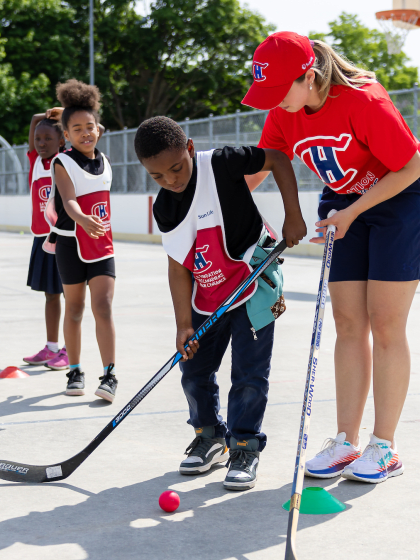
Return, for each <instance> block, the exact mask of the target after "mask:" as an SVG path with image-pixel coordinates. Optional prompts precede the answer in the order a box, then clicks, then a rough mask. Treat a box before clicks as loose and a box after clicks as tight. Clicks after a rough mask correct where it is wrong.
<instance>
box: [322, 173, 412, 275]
mask: <svg viewBox="0 0 420 560" xmlns="http://www.w3.org/2000/svg"><path fill="white" fill-rule="evenodd" d="M359 196H361V195H359V194H349V195H345V194H336V193H334V192H333V191H332V190H331V189H329V188H328V187H325V188H324V191H323V194H322V197H321V201H320V204H319V209H318V213H319V216H320V218H321V219H323V220H324V219H325V218H326V217H327V214H328V212H329V211H330V210H332V209H335V210H344V208H347V207H348V206H350V205H351V204H353V203H354V202H355V201H356V200H358V198H359ZM362 196H363V195H362ZM419 279H420V180H419V179H418V180H417V181H415V182H414V183H413V184H412V185H410V186H409V187H407V189H405V190H404V191H403V192H401V193H400V194H397V195H396V196H394V197H393V198H390V199H389V200H385V201H384V202H381V203H380V204H378V205H376V206H374V207H373V208H370V209H369V210H366V212H363V213H362V214H360V216H358V217H357V219H356V220H355V221H354V222H353V223H352V224H351V226H350V228H349V229H348V231H347V233H346V235H345V236H344V238H343V239H338V240H337V241H335V242H334V252H333V258H332V263H331V272H330V282H345V281H355V280H382V281H385V282H409V281H412V280H419Z"/></svg>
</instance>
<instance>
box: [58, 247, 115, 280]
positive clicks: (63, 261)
mask: <svg viewBox="0 0 420 560" xmlns="http://www.w3.org/2000/svg"><path fill="white" fill-rule="evenodd" d="M55 257H56V260H57V266H58V271H59V273H60V276H61V281H62V283H63V284H81V283H82V282H87V283H88V284H89V280H92V278H95V276H111V278H115V261H114V257H110V258H109V259H104V260H103V261H98V262H92V263H85V262H83V261H82V260H80V258H79V255H78V253H77V244H76V240H75V239H72V238H65V237H64V238H63V237H62V236H58V237H57V244H56V248H55Z"/></svg>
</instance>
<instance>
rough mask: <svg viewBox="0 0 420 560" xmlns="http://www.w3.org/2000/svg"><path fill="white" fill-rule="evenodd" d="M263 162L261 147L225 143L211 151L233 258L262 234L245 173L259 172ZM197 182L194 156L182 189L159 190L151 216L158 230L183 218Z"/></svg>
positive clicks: (167, 228) (166, 227)
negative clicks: (227, 144)
mask: <svg viewBox="0 0 420 560" xmlns="http://www.w3.org/2000/svg"><path fill="white" fill-rule="evenodd" d="M264 164H265V152H264V150H263V149H261V148H255V147H253V146H243V147H242V148H230V147H228V146H226V147H224V148H222V149H217V150H214V152H213V155H212V158H211V165H212V168H213V173H214V178H215V180H216V187H217V194H218V195H219V200H220V206H221V209H222V216H223V223H224V226H225V235H226V245H227V249H228V252H229V255H230V256H231V257H232V258H234V259H237V258H239V255H241V254H242V253H244V252H245V251H246V250H247V249H248V247H250V246H251V245H252V244H254V243H255V242H256V241H258V239H259V237H260V235H261V228H262V220H261V216H260V214H259V212H258V209H257V207H256V205H255V202H254V200H253V198H252V195H251V193H250V191H249V188H248V185H247V184H246V181H245V177H244V175H254V174H255V173H258V172H259V171H261V169H262V168H263V167H264ZM196 184H197V165H196V162H195V159H194V167H193V173H192V175H191V179H190V181H189V183H188V186H187V188H186V189H185V191H184V192H182V193H174V192H172V191H169V190H167V189H160V191H159V194H158V195H157V197H156V201H155V203H154V205H153V215H154V217H155V220H156V222H157V224H158V227H159V230H160V231H161V232H163V233H167V232H168V231H172V230H173V229H174V228H176V227H177V226H178V225H179V224H180V223H181V222H182V221H183V220H184V218H185V217H186V215H187V213H188V210H189V209H190V207H191V203H192V201H193V198H194V195H195V187H196Z"/></svg>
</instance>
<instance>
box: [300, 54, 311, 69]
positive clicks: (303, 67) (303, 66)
mask: <svg viewBox="0 0 420 560" xmlns="http://www.w3.org/2000/svg"><path fill="white" fill-rule="evenodd" d="M313 60H314V57H313V56H311V58H310V59H309V62H307V63H306V64H302V70H306V69H307V68H308V66H310V65H311V64H312V62H313Z"/></svg>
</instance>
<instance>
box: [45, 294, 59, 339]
mask: <svg viewBox="0 0 420 560" xmlns="http://www.w3.org/2000/svg"><path fill="white" fill-rule="evenodd" d="M60 295H61V294H48V293H46V292H45V324H46V327H47V340H48V341H49V342H58V330H59V327H60V317H61V300H60Z"/></svg>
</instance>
